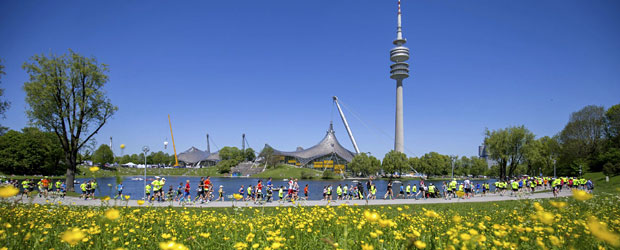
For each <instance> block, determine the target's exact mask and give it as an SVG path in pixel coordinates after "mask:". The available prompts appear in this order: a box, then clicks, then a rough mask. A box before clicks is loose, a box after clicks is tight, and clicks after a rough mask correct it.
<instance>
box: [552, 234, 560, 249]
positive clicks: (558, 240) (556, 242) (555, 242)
mask: <svg viewBox="0 0 620 250" xmlns="http://www.w3.org/2000/svg"><path fill="white" fill-rule="evenodd" d="M549 240H551V244H553V245H554V246H559V245H560V244H562V242H560V239H559V238H558V237H555V236H554V235H551V236H549Z"/></svg>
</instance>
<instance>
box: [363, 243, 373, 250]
mask: <svg viewBox="0 0 620 250" xmlns="http://www.w3.org/2000/svg"><path fill="white" fill-rule="evenodd" d="M374 249H375V248H374V247H373V246H372V245H368V244H364V245H362V250H374Z"/></svg>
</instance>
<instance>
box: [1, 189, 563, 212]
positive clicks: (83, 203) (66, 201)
mask: <svg viewBox="0 0 620 250" xmlns="http://www.w3.org/2000/svg"><path fill="white" fill-rule="evenodd" d="M571 194H572V193H571V191H570V190H564V191H562V192H560V194H559V195H558V196H559V197H568V196H571ZM18 197H19V195H18V196H17V197H13V198H10V199H11V200H13V201H17V202H20V203H26V204H27V203H33V204H34V203H36V204H48V203H53V204H58V202H60V204H62V205H79V206H101V205H105V203H106V202H102V201H101V200H86V201H85V200H83V199H79V198H76V197H66V198H64V199H45V198H39V197H36V198H34V199H32V200H31V199H25V198H24V199H19V198H18ZM546 198H553V193H552V192H540V193H534V194H531V195H522V196H517V197H514V196H509V195H507V196H500V195H497V194H490V195H487V196H484V197H482V196H477V197H474V198H470V199H452V200H444V199H443V198H432V199H426V200H425V199H419V200H416V199H394V200H384V199H378V200H369V201H365V200H344V201H331V202H327V201H322V200H310V201H297V202H295V203H292V202H279V201H274V202H269V203H263V204H258V203H254V202H251V201H231V200H227V201H212V202H209V203H205V204H200V203H196V204H185V205H180V204H179V202H172V203H171V202H152V203H148V202H146V203H144V204H143V205H138V203H137V200H130V201H129V202H127V201H121V200H116V201H115V200H109V201H108V202H107V205H112V206H130V207H140V206H142V207H169V206H173V207H183V206H185V207H204V208H208V207H232V206H233V205H234V206H235V207H261V206H265V207H277V206H326V205H329V206H338V205H341V204H347V205H379V206H381V205H415V204H441V203H457V204H458V203H464V202H490V201H506V200H525V199H546Z"/></svg>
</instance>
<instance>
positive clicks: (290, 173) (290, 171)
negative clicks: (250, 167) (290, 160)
mask: <svg viewBox="0 0 620 250" xmlns="http://www.w3.org/2000/svg"><path fill="white" fill-rule="evenodd" d="M302 173H304V175H306V176H311V177H312V178H313V179H320V178H321V176H322V174H323V172H321V171H318V170H314V169H309V168H298V167H293V166H289V165H278V166H275V167H273V168H271V169H267V170H265V171H264V172H262V173H258V174H255V175H252V177H253V178H269V177H271V178H274V179H288V178H296V179H302Z"/></svg>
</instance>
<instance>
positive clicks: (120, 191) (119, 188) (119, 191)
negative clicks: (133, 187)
mask: <svg viewBox="0 0 620 250" xmlns="http://www.w3.org/2000/svg"><path fill="white" fill-rule="evenodd" d="M116 192H117V193H116V195H115V196H114V199H115V200H116V198H117V197H119V196H120V197H121V200H124V199H123V183H122V182H119V183H118V184H117V185H116Z"/></svg>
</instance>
